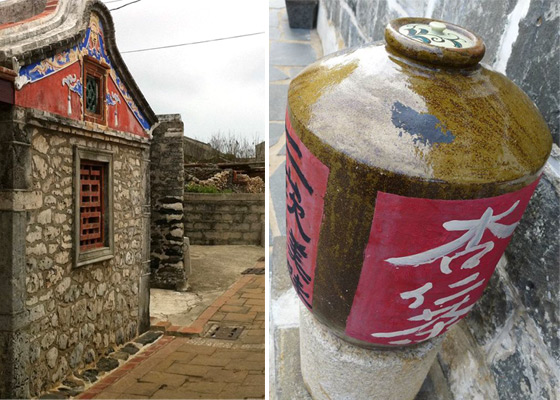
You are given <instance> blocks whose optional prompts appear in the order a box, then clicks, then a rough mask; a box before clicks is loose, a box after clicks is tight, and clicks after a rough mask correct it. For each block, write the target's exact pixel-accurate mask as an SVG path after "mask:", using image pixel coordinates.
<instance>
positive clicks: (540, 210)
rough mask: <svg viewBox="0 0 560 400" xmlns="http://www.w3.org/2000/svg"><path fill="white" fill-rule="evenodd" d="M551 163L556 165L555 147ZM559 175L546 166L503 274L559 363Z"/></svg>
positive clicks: (559, 160) (558, 154)
mask: <svg viewBox="0 0 560 400" xmlns="http://www.w3.org/2000/svg"><path fill="white" fill-rule="evenodd" d="M551 162H553V163H557V165H560V149H559V148H558V147H556V146H555V148H554V150H553V155H552V158H551ZM558 232H560V175H559V174H558V172H556V171H555V170H554V169H553V168H551V167H550V166H547V167H546V169H545V172H544V174H543V175H542V178H541V181H540V183H539V185H538V186H537V189H536V190H535V193H534V195H533V197H532V198H531V201H530V202H529V205H528V206H527V209H526V211H525V214H524V215H523V218H522V219H521V222H520V223H519V226H518V227H517V229H516V230H515V232H514V234H513V237H512V239H511V242H510V244H509V246H508V248H507V250H506V255H507V258H508V266H507V274H508V275H509V278H510V280H511V282H512V284H513V285H514V286H515V287H516V288H517V290H518V292H519V294H520V296H521V301H522V302H523V304H524V306H525V307H526V309H527V312H528V314H529V315H530V316H531V318H533V319H534V321H535V323H536V324H537V326H538V327H539V330H540V331H541V332H542V337H543V340H544V342H545V344H546V346H547V348H548V349H549V350H550V351H551V352H552V354H554V357H555V358H556V359H557V360H560V331H559V330H558V326H559V324H560V307H559V305H560V291H559V290H558V288H559V287H560V269H559V268H558V260H560V241H559V240H558Z"/></svg>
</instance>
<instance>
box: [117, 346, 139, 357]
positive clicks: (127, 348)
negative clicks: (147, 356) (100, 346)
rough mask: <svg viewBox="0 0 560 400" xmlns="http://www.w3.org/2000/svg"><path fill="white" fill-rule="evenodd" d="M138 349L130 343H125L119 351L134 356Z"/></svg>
mask: <svg viewBox="0 0 560 400" xmlns="http://www.w3.org/2000/svg"><path fill="white" fill-rule="evenodd" d="M138 350H139V349H138V347H136V346H135V345H133V344H132V343H127V344H126V345H125V346H124V347H123V348H122V349H121V351H124V352H125V353H128V354H130V355H132V354H136V353H138Z"/></svg>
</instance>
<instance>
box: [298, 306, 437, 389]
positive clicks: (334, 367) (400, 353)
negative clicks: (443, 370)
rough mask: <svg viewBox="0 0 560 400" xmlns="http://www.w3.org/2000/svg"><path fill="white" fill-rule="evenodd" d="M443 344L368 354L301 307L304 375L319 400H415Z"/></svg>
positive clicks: (301, 345)
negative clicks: (340, 336)
mask: <svg viewBox="0 0 560 400" xmlns="http://www.w3.org/2000/svg"><path fill="white" fill-rule="evenodd" d="M442 339H443V338H442V337H441V336H440V337H438V338H434V339H432V340H430V341H426V342H423V343H421V344H419V345H417V346H414V347H403V348H397V349H379V350H375V349H364V348H361V347H358V346H353V345H351V344H349V343H347V342H345V341H344V340H342V339H340V338H338V337H336V336H335V335H334V334H332V333H331V332H330V331H329V330H328V329H327V328H326V327H325V326H324V325H322V324H321V323H319V322H318V321H317V320H316V319H315V317H313V316H312V314H311V313H310V312H309V311H308V310H307V309H306V308H305V306H303V305H301V304H300V354H301V372H302V376H303V381H304V384H305V386H306V387H307V389H308V391H309V392H310V393H311V396H312V397H313V398H314V399H316V400H319V399H325V400H326V399H340V398H348V399H372V400H377V399H379V400H413V399H414V397H415V396H416V394H417V393H418V391H419V390H420V387H421V386H422V383H423V382H424V379H425V378H426V376H427V375H428V372H429V370H430V368H431V365H432V363H433V362H434V360H435V358H436V355H437V353H438V351H439V349H440V346H441V342H442Z"/></svg>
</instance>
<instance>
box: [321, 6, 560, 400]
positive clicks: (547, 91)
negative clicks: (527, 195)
mask: <svg viewBox="0 0 560 400" xmlns="http://www.w3.org/2000/svg"><path fill="white" fill-rule="evenodd" d="M404 16H426V17H433V18H436V19H443V20H446V21H450V22H453V23H456V24H458V25H462V26H465V27H467V28H469V29H470V30H472V31H474V32H476V33H478V34H479V35H480V36H481V37H482V38H483V39H484V41H485V43H486V46H487V51H486V55H485V57H484V59H483V62H484V63H486V64H489V65H490V66H491V67H493V68H494V69H496V70H497V71H499V72H502V73H504V74H505V75H507V76H508V77H509V78H510V79H512V80H513V81H514V82H515V83H516V84H517V85H519V86H520V87H521V88H522V89H523V90H524V91H525V92H526V93H527V94H528V95H529V96H530V97H531V98H532V99H533V101H534V102H535V104H536V105H537V107H538V108H539V110H540V111H541V112H542V114H543V116H544V117H545V119H546V120H547V122H548V125H549V127H550V130H551V132H552V134H553V137H554V141H555V143H559V142H560V140H559V128H560V121H559V114H560V83H559V82H560V74H558V65H559V62H560V45H559V35H558V29H559V24H560V6H559V4H558V2H553V1H545V0H511V1H506V0H490V1H486V0H473V1H469V2H452V1H449V0H419V1H414V2H409V1H404V0H402V1H401V0H320V9H319V17H318V31H319V35H320V37H321V40H322V42H323V49H324V51H325V54H328V53H331V52H333V51H336V50H338V49H340V48H342V47H345V46H354V45H359V44H362V43H365V42H369V41H372V40H380V39H383V31H384V28H385V25H386V24H387V23H388V22H389V21H390V20H392V19H394V18H399V17H404ZM559 221H560V149H559V148H558V146H557V145H556V144H555V145H553V150H552V156H551V158H550V159H549V160H548V162H547V164H546V166H545V169H544V172H543V176H542V178H541V181H540V183H539V185H538V187H537V189H536V191H535V194H534V195H533V198H532V199H531V202H530V203H529V206H528V207H527V210H526V212H525V214H524V216H523V219H522V220H521V222H520V224H519V226H518V227H517V229H516V231H515V233H514V235H513V238H512V240H511V243H510V245H509V247H508V249H507V250H506V255H505V256H504V257H502V260H501V261H500V264H499V265H498V267H497V269H496V272H495V274H494V275H493V277H492V279H491V280H490V283H489V286H488V288H487V289H486V290H485V292H484V295H483V296H482V298H481V300H480V301H479V302H478V303H477V305H476V306H475V307H474V309H473V310H472V312H471V313H470V314H469V316H468V317H467V318H465V320H464V321H462V322H461V323H459V324H458V325H457V326H456V327H454V328H453V329H451V330H450V331H449V332H448V334H447V335H446V339H445V341H444V343H443V347H442V351H441V353H440V354H439V355H438V363H436V365H434V367H432V371H439V372H438V373H433V372H430V378H431V380H432V381H433V383H434V386H435V387H436V388H443V389H442V390H439V392H438V396H439V397H438V399H448V398H450V397H449V395H450V396H451V397H452V398H455V399H477V398H485V399H486V398H488V399H498V398H499V399H508V400H516V399H519V400H524V399H553V398H557V394H558V391H557V388H558V385H559V384H560V382H559V377H560V350H559V349H560V307H559V305H560V297H559V296H560V294H559V291H558V288H559V287H560V241H559V240H558V232H559V231H560V225H559ZM438 381H439V382H438ZM442 381H443V382H442ZM446 393H447V394H446Z"/></svg>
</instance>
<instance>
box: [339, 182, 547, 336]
mask: <svg viewBox="0 0 560 400" xmlns="http://www.w3.org/2000/svg"><path fill="white" fill-rule="evenodd" d="M537 183H538V179H537V181H535V182H534V183H532V184H531V185H529V186H527V187H525V188H523V189H521V190H519V191H517V192H514V193H508V194H505V195H502V196H497V197H492V198H486V199H476V200H430V199H420V198H411V197H403V196H397V195H394V194H389V193H383V192H379V193H378V195H377V200H376V203H375V213H374V216H373V224H372V227H371V232H370V236H369V242H368V245H367V247H366V250H365V254H364V256H365V257H364V264H363V268H362V273H361V276H360V281H359V283H358V288H357V291H356V295H355V297H354V301H353V304H352V309H351V311H350V315H349V317H348V320H347V324H346V334H347V335H348V336H350V337H353V338H356V339H359V340H362V341H366V342H371V343H378V344H383V345H405V344H412V343H418V342H422V341H424V340H427V339H430V338H432V337H435V336H438V335H440V334H442V333H444V332H445V331H447V329H449V327H450V326H451V325H453V324H455V323H456V322H458V321H459V320H460V319H461V318H463V317H464V316H465V315H466V314H467V313H468V312H469V311H470V309H471V308H472V307H473V305H474V303H475V302H476V301H477V300H478V299H479V298H480V296H481V295H482V292H483V290H484V288H485V287H486V285H487V284H488V280H489V279H490V276H491V275H492V273H493V272H494V269H495V268H496V265H497V263H498V261H499V259H500V257H501V256H502V254H503V253H504V251H505V249H506V247H507V245H508V243H509V241H510V239H511V236H512V234H513V230H514V229H515V227H516V226H517V225H518V223H519V221H520V220H521V217H522V215H523V212H524V211H525V208H526V207H527V204H528V203H529V199H530V198H531V195H532V194H533V191H534V190H535V187H536V186H537Z"/></svg>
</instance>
